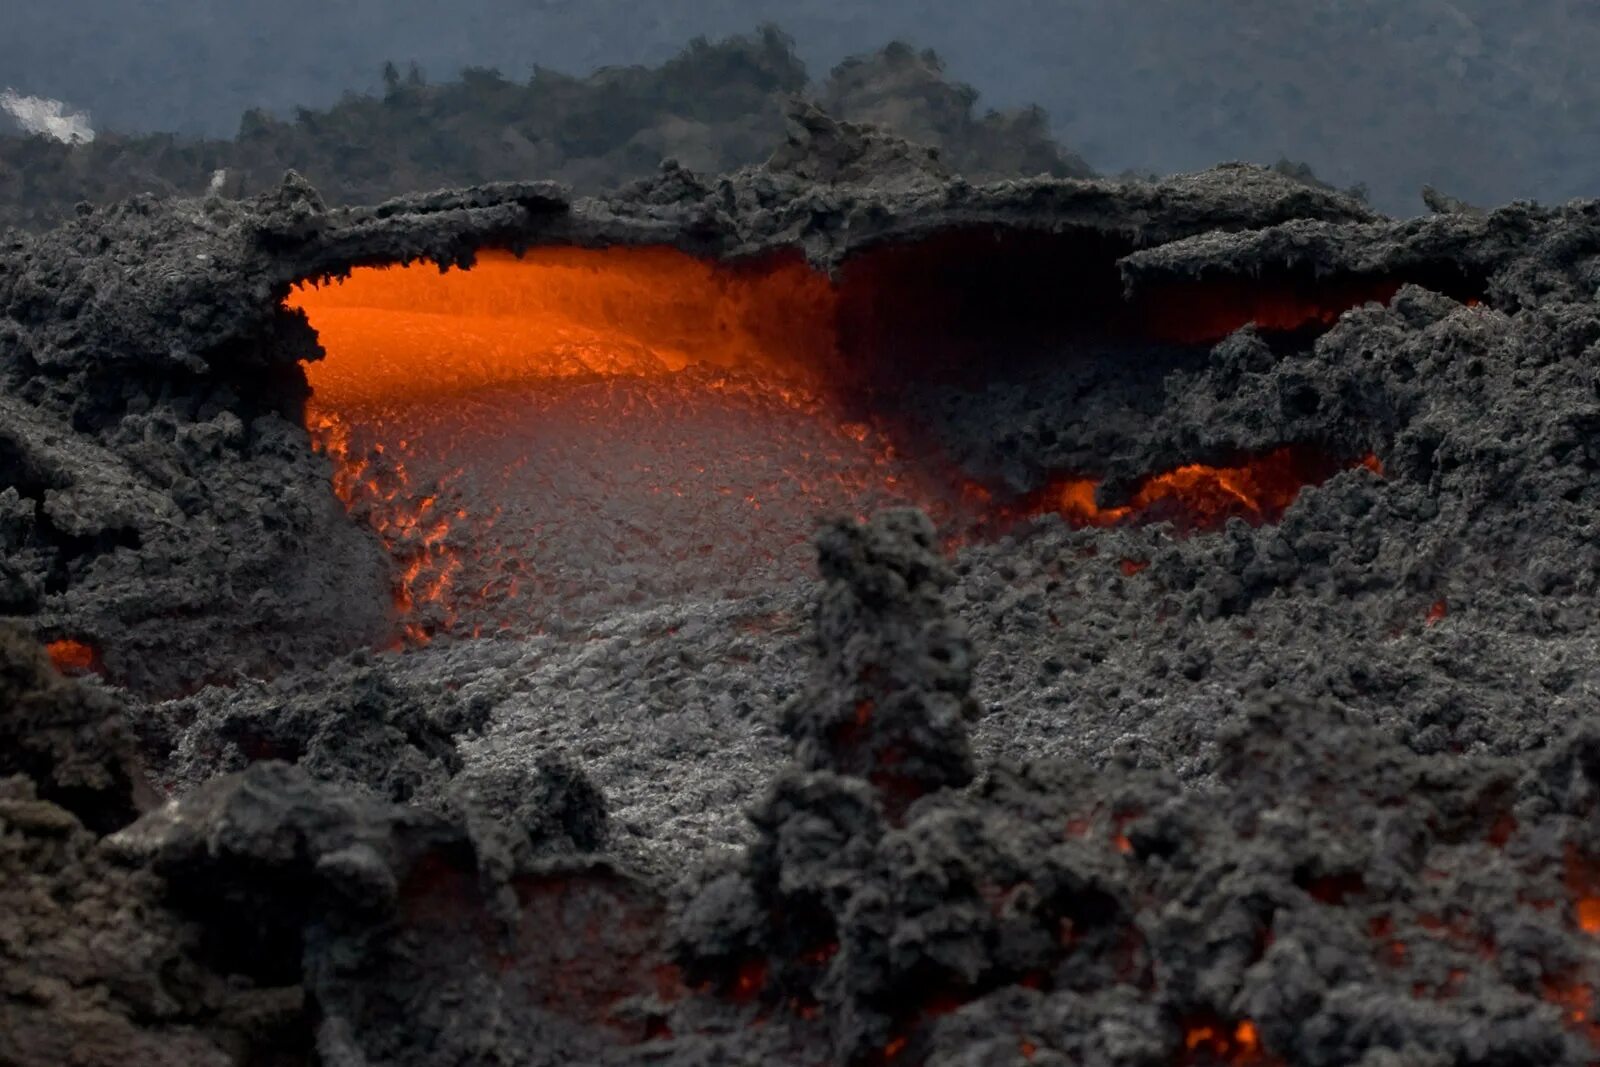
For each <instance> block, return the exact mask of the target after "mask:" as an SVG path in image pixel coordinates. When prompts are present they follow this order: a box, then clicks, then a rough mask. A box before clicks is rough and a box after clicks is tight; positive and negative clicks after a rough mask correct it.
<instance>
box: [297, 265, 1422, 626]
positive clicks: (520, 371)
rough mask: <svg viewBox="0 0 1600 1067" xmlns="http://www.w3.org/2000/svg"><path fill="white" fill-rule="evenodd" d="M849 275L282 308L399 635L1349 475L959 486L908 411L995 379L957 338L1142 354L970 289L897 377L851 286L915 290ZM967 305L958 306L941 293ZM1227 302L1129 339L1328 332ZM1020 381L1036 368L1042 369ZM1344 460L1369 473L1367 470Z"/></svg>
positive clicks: (529, 285) (767, 583)
mask: <svg viewBox="0 0 1600 1067" xmlns="http://www.w3.org/2000/svg"><path fill="white" fill-rule="evenodd" d="M952 251H959V248H958V249H955V250H952V249H948V248H943V247H938V246H937V243H935V247H933V248H932V249H923V250H922V252H921V254H922V255H923V256H924V257H927V256H929V255H950V254H952ZM878 258H879V259H880V260H883V261H884V262H886V263H887V264H888V265H889V266H888V269H887V270H885V269H881V268H880V269H878V270H877V271H876V275H877V276H878V277H881V276H882V275H885V274H887V275H889V276H890V277H891V278H894V271H895V270H900V271H904V270H905V267H904V262H903V260H904V257H903V256H898V257H897V256H894V255H888V256H880V257H878ZM844 277H845V281H844V282H843V283H842V284H841V283H835V282H833V281H831V280H830V279H828V278H827V277H825V276H824V275H822V274H820V273H818V272H817V271H815V270H813V269H811V268H810V267H808V266H807V265H806V264H805V263H804V262H803V261H802V260H801V259H799V258H798V257H795V256H780V257H773V258H768V259H765V260H759V261H753V262H745V263H739V264H720V263H714V262H711V261H707V260H703V259H698V258H695V257H692V256H689V255H687V254H685V253H682V252H679V251H676V250H673V249H669V248H661V247H613V248H603V249H581V248H569V247H554V248H538V249H535V250H533V251H531V252H528V253H526V254H525V255H523V256H520V257H518V256H513V255H511V254H509V253H497V252H485V253H482V254H480V255H479V257H478V258H477V261H476V263H475V265H474V266H473V267H471V268H470V269H467V270H458V271H450V272H441V271H440V270H439V269H438V268H437V267H436V266H435V265H433V264H429V263H426V262H418V263H413V264H410V265H408V266H391V267H377V268H359V269H357V270H355V271H354V272H353V273H352V275H351V276H350V277H349V278H348V279H344V280H340V281H337V282H332V283H329V284H325V285H322V286H320V287H319V286H311V285H301V286H299V287H297V289H296V291H295V293H294V294H293V295H292V297H291V299H290V301H289V305H290V306H291V307H292V308H295V309H298V310H300V311H303V312H305V313H306V315H307V316H308V317H309V319H310V321H311V324H312V325H313V327H314V328H315V329H316V330H317V332H318V337H319V339H320V342H321V344H322V346H323V347H324V349H325V350H326V353H327V355H326V357H325V358H324V359H323V360H321V361H319V362H316V363H313V364H311V365H310V366H309V367H308V377H309V380H310V383H311V386H312V395H311V398H310V401H309V403H308V405H307V413H306V420H307V425H308V428H309V429H310V430H311V431H312V432H313V434H314V437H315V439H316V441H317V442H318V445H319V447H320V448H321V449H322V450H323V451H324V452H325V453H326V454H327V455H328V456H329V457H330V458H331V459H332V460H333V462H334V466H335V470H334V475H333V477H334V488H335V491H336V493H337V495H338V496H339V498H340V500H341V501H343V503H344V504H345V505H346V507H347V508H349V509H350V511H351V512H352V513H353V514H355V515H357V516H358V517H360V518H361V519H363V520H365V521H366V522H368V523H369V524H370V525H371V526H372V528H373V529H374V530H375V531H376V532H377V534H378V535H379V536H380V538H381V539H382V540H383V542H384V544H385V545H386V546H387V548H388V550H389V552H390V554H391V556H392V557H393V558H394V560H395V561H396V568H397V572H398V574H397V579H396V589H395V606H396V609H397V612H398V614H399V617H400V620H401V622H400V625H401V626H402V627H403V630H404V633H405V635H406V636H407V637H408V638H409V639H410V640H412V641H426V640H428V639H430V638H431V637H433V636H436V635H440V634H454V635H481V634H485V633H498V632H512V633H527V632H537V631H541V630H544V629H546V628H548V627H551V626H559V625H561V622H562V619H563V618H566V617H570V616H574V615H576V616H586V615H592V614H593V613H594V612H596V611H599V610H604V609H606V608H614V607H619V606H623V605H625V604H626V605H638V604H640V603H648V602H655V601H658V600H661V599H664V598H667V597H672V596H682V595H685V594H691V593H692V594H696V595H738V594H742V593H748V592H751V591H752V590H754V589H759V588H765V587H771V586H774V585H781V584H785V583H790V582H793V581H795V580H798V579H801V578H803V577H804V576H805V575H806V574H808V573H809V559H810V551H809V547H808V539H809V536H810V533H811V531H812V529H813V528H814V524H815V522H816V519H817V517H818V516H826V515H833V514H844V515H855V516H858V517H864V516H865V515H867V514H869V513H870V512H872V511H873V510H876V509H878V508H882V507H885V506H892V505H910V506H915V507H918V508H921V509H923V510H924V511H925V512H927V513H928V514H929V515H931V516H932V517H934V519H935V520H936V521H937V522H938V524H939V526H940V528H941V529H942V530H943V531H944V534H945V537H946V539H947V543H949V544H951V545H956V544H961V543H966V542H970V541H972V540H979V539H984V538H988V537H993V536H997V535H999V534H1001V533H1005V532H1008V531H1010V530H1011V529H1013V528H1014V527H1015V526H1016V525H1017V524H1018V523H1020V522H1024V521H1026V520H1029V519H1032V518H1037V517H1039V516H1043V515H1047V514H1051V513H1054V514H1058V515H1060V516H1062V517H1063V518H1064V519H1065V520H1067V521H1068V522H1069V523H1072V524H1075V525H1096V526H1108V525H1115V524H1119V523H1133V522H1156V521H1166V522H1171V523H1173V524H1174V525H1175V526H1176V527H1177V528H1178V529H1179V530H1180V531H1193V530H1204V529H1211V528H1216V527H1219V526H1220V525H1222V524H1223V523H1224V522H1225V521H1226V520H1227V519H1228V518H1230V517H1239V518H1242V519H1244V520H1246V521H1248V522H1251V523H1261V522H1268V521H1274V520H1276V519H1277V518H1278V517H1279V516H1280V515H1281V514H1282V513H1283V511H1284V509H1285V508H1286V507H1288V505H1289V504H1290V503H1292V502H1293V500H1294V499H1295V497H1296V495H1297V494H1298V492H1299V491H1300V489H1301V488H1302V487H1304V486H1306V485H1314V484H1319V483H1320V482H1322V481H1324V480H1325V479H1326V478H1328V477H1329V476H1330V475H1332V474H1334V473H1337V472H1338V471H1339V470H1341V469H1344V468H1346V467H1349V466H1352V465H1355V464H1354V462H1349V461H1340V460H1336V459H1332V458H1330V457H1328V456H1326V455H1325V454H1323V453H1322V452H1320V451H1319V450H1317V449H1314V448H1310V447H1304V446H1284V447H1280V448H1277V449H1275V450H1272V451H1270V452H1267V453H1264V454H1262V455H1259V456H1257V457H1253V458H1252V457H1242V458H1240V459H1238V460H1237V461H1235V462H1232V463H1229V464H1225V465H1216V466H1213V465H1204V464H1186V465H1184V466H1181V467H1178V468H1176V469H1174V470H1170V471H1166V472H1156V473H1152V474H1151V475H1149V476H1148V477H1147V478H1146V479H1145V480H1144V481H1143V482H1142V483H1141V484H1140V485H1139V486H1138V487H1137V489H1136V490H1135V491H1134V492H1133V494H1132V495H1131V496H1130V497H1129V498H1128V499H1126V500H1125V501H1124V502H1122V503H1116V504H1101V503H1099V502H1097V499H1096V490H1097V487H1098V484H1099V483H1098V480H1097V478H1095V477H1094V476H1092V475H1091V474H1088V473H1085V472H1081V471H1080V472H1071V473H1067V472H1063V473H1060V474H1054V473H1051V472H1048V471H1045V472H1042V473H1041V474H1040V476H1039V481H1040V483H1041V484H1039V485H1038V486H1037V487H1035V488H1033V489H1028V490H1018V489H1016V488H1015V487H1012V486H1005V485H1000V484H995V483H993V482H992V481H986V480H985V479H982V478H980V477H974V476H973V475H971V474H969V473H968V472H967V471H965V470H964V469H962V467H961V466H960V465H959V464H958V463H957V462H956V461H955V460H954V459H952V458H951V457H950V456H949V455H948V453H947V450H946V449H945V448H943V447H942V446H941V443H940V442H938V441H934V440H930V439H929V437H928V436H927V435H926V434H925V433H923V432H922V430H923V428H922V427H921V426H920V425H919V420H918V412H917V411H916V408H915V404H907V403H906V402H905V401H904V398H903V396H901V394H902V392H904V391H905V389H906V388H907V387H909V386H921V385H927V384H928V383H929V382H946V383H960V387H963V388H973V387H979V388H981V386H982V384H983V382H982V381H981V378H982V376H983V375H984V374H985V373H990V374H998V375H1001V376H1004V375H1005V374H1006V373H1007V372H1008V369H1009V368H1007V367H1006V366H1005V365H1003V364H995V363H994V362H993V361H994V360H995V358H996V357H995V354H994V353H993V352H986V353H982V354H981V355H980V354H977V353H973V352H964V351H963V350H962V349H961V348H960V347H959V346H957V345H956V344H955V342H956V341H957V340H958V335H959V334H960V332H961V330H962V329H963V324H962V322H961V316H962V315H963V314H971V315H976V316H978V317H979V318H980V319H982V320H985V321H987V320H991V319H993V318H994V316H995V315H996V313H999V314H1000V315H1001V316H1002V317H1003V318H1009V319H1011V320H1015V321H1022V322H1023V325H1022V326H1021V327H1019V330H1018V331H1017V332H1015V333H1014V334H1013V335H1011V336H1010V337H1008V342H1009V343H1010V344H1012V345H1013V346H1015V348H1016V349H1017V350H1018V351H1026V350H1027V349H1028V348H1029V346H1030V344H1034V345H1036V344H1038V343H1039V341H1040V340H1041V338H1040V337H1038V336H1030V334H1032V335H1038V334H1044V335H1046V336H1048V338H1049V340H1050V341H1051V342H1052V343H1053V344H1054V345H1055V346H1057V347H1056V349H1055V350H1054V352H1053V353H1052V355H1053V358H1061V355H1060V353H1061V351H1062V348H1061V346H1063V345H1064V346H1065V351H1066V355H1067V358H1071V331H1073V330H1082V331H1083V332H1084V334H1085V336H1089V337H1095V336H1096V335H1097V334H1098V335H1100V336H1099V337H1097V338H1096V339H1097V341H1099V342H1100V343H1104V335H1105V334H1106V332H1107V331H1113V332H1115V333H1116V334H1118V335H1119V337H1120V340H1119V342H1118V343H1119V344H1122V345H1126V346H1129V348H1130V349H1131V348H1132V347H1133V341H1132V338H1131V335H1130V332H1129V331H1130V329H1131V327H1130V321H1131V320H1129V319H1128V318H1127V317H1126V316H1127V315H1128V314H1131V313H1128V312H1123V313H1117V314H1116V315H1115V316H1105V317H1103V318H1102V320H1101V321H1098V322H1097V323H1095V324H1093V325H1086V324H1085V323H1084V322H1076V323H1075V322H1074V320H1073V318H1072V316H1071V315H1066V316H1064V318H1065V325H1062V324H1061V323H1054V324H1049V325H1047V324H1045V323H1044V322H1043V320H1042V319H1041V317H1040V312H1039V310H1038V309H1039V305H1040V303H1041V302H1042V301H1045V300H1046V299H1050V298H1048V297H1047V296H1046V294H1043V293H1035V294H1033V298H1032V301H1031V303H1030V305H1029V306H1028V307H1026V308H1023V309H1020V310H1018V309H1006V308H996V307H994V306H993V300H994V299H995V297H994V296H993V295H991V296H990V297H989V298H988V299H987V300H986V299H985V297H984V294H983V287H982V286H978V285H976V284H975V283H973V282H972V280H971V279H967V278H961V279H958V280H957V281H956V282H952V281H951V280H949V279H946V280H945V281H944V283H943V289H942V290H937V289H936V290H935V291H932V292H928V293H924V294H923V298H924V299H935V298H942V299H940V302H941V303H945V304H960V303H961V302H965V303H967V304H970V305H974V306H972V307H969V308H968V309H967V310H966V311H965V312H962V311H961V310H960V309H959V307H957V308H956V309H955V310H954V311H952V310H951V309H950V308H948V307H947V308H946V313H947V314H948V315H950V316H952V317H949V318H947V319H946V320H945V321H944V322H943V324H942V326H941V327H940V328H939V329H940V332H941V334H942V335H943V341H944V343H943V344H942V345H940V346H934V349H933V351H934V352H935V353H936V354H931V355H925V356H924V357H923V360H922V362H921V363H919V364H917V365H911V364H909V363H908V362H906V361H905V360H904V359H903V358H900V357H897V356H896V355H894V354H893V352H894V350H895V348H896V346H895V344H894V342H893V341H892V338H893V337H894V335H895V333H896V329H897V324H896V323H895V322H892V321H884V320H883V319H882V318H881V317H880V318H874V317H873V315H874V314H875V312H873V310H872V309H871V308H864V307H863V306H862V303H863V301H862V298H861V297H860V296H859V295H857V294H856V293H855V292H854V291H853V290H852V289H851V288H850V285H851V284H852V279H854V280H855V282H854V283H855V284H856V285H857V287H858V288H861V289H864V290H867V291H870V292H871V293H872V294H873V300H872V304H873V307H876V305H877V303H878V302H880V301H882V302H883V303H884V304H886V306H887V307H888V308H890V309H891V313H894V314H907V313H909V307H908V306H907V300H908V295H907V294H906V293H905V292H904V288H905V286H904V284H903V282H904V279H903V278H902V279H897V280H898V281H899V282H900V283H902V284H901V285H900V286H899V289H898V290H895V292H894V294H893V295H890V294H889V293H888V292H887V291H886V289H885V287H884V286H883V285H882V284H881V282H880V283H879V284H877V285H876V286H875V285H874V284H873V282H874V280H875V278H874V268H873V265H872V262H871V257H868V262H867V264H866V265H865V268H864V269H853V270H847V271H846V272H845V276H844ZM916 280H917V281H919V282H921V283H922V284H924V285H926V284H927V283H928V279H927V278H926V277H925V276H916ZM988 284H989V285H991V286H993V285H994V284H995V283H994V282H993V281H992V280H991V281H990V282H988ZM957 285H958V286H959V292H960V293H961V294H963V295H961V296H960V297H959V298H956V297H952V296H949V295H948V294H950V293H951V292H952V291H954V290H953V286H957ZM1386 291H1387V292H1388V293H1389V294H1392V292H1393V287H1392V286H1391V287H1388V288H1387V290H1386ZM1229 293H1231V290H1230V291H1229ZM975 294H976V295H975ZM910 295H911V296H913V297H914V296H915V293H914V292H913V293H912V294H910ZM1369 295H1372V292H1371V291H1370V289H1368V288H1361V289H1350V290H1349V291H1348V292H1344V291H1341V292H1340V293H1336V294H1333V296H1334V297H1336V298H1348V299H1349V301H1350V302H1352V303H1354V302H1359V300H1360V299H1362V298H1364V297H1366V296H1369ZM1228 296H1229V294H1228V293H1223V294H1219V296H1218V301H1219V303H1218V304H1217V305H1216V306H1215V307H1211V308H1209V309H1208V310H1207V311H1206V312H1205V313H1204V314H1201V313H1199V312H1198V310H1197V309H1196V308H1195V307H1194V306H1192V303H1190V302H1185V301H1189V300H1191V298H1188V297H1185V300H1180V301H1174V302H1173V303H1172V304H1171V306H1168V307H1164V308H1146V309H1145V318H1144V319H1142V320H1141V321H1144V322H1145V324H1146V326H1147V327H1148V330H1149V333H1150V335H1151V336H1149V337H1145V338H1139V339H1138V342H1139V343H1141V344H1146V345H1150V344H1163V343H1169V342H1174V341H1177V342H1182V343H1186V344H1192V343H1196V342H1199V341H1202V340H1207V339H1214V338H1213V337H1212V334H1214V333H1215V332H1216V331H1217V330H1218V329H1221V328H1222V327H1223V325H1224V323H1225V322H1226V324H1227V329H1232V328H1236V327H1237V326H1239V325H1243V324H1244V322H1245V321H1248V317H1249V316H1253V315H1261V314H1268V315H1269V317H1271V316H1276V318H1275V319H1273V322H1272V324H1273V325H1280V326H1285V327H1299V326H1302V325H1304V323H1305V322H1306V321H1319V322H1321V321H1327V320H1329V315H1330V314H1331V313H1330V312H1328V311H1326V310H1324V309H1323V308H1322V307H1321V306H1320V305H1317V304H1314V303H1311V302H1308V301H1302V302H1301V303H1299V304H1292V303H1290V302H1288V301H1287V299H1286V298H1278V300H1277V302H1276V303H1272V304H1271V306H1270V307H1267V305H1266V304H1263V303H1260V302H1258V303H1256V304H1249V303H1241V302H1240V301H1238V300H1236V299H1234V300H1231V301H1230V300H1229V299H1228ZM1013 299H1014V295H1013ZM1263 307H1267V310H1266V311H1263ZM876 314H879V315H881V314H882V311H881V310H880V311H879V312H877V313H876ZM1241 316H1244V317H1241ZM1027 320H1031V322H1030V321H1027ZM841 324H844V325H843V328H841ZM921 328H922V329H926V328H927V327H926V325H924V326H923V327H921ZM967 328H970V327H967ZM902 332H903V331H902ZM1224 332H1226V330H1224ZM1002 333H1004V331H1002ZM1027 358H1028V359H1031V360H1032V361H1033V363H1032V365H1033V366H1034V372H1035V373H1037V362H1038V354H1037V353H1030V355H1029V356H1028V357H1027ZM1099 358H1105V357H1103V356H1101V357H1099ZM1023 361H1024V360H1023V359H1022V358H1021V357H1019V358H1018V360H1017V362H1019V363H1021V362H1023ZM974 363H976V364H977V365H976V366H974V365H973V364H974ZM985 368H987V369H985ZM975 379H976V380H975ZM1359 462H1361V463H1363V464H1365V465H1366V466H1368V467H1369V468H1371V469H1373V470H1374V471H1381V468H1380V467H1379V465H1378V463H1377V460H1376V458H1375V457H1372V456H1367V457H1366V458H1365V459H1362V460H1360V461H1359Z"/></svg>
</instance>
